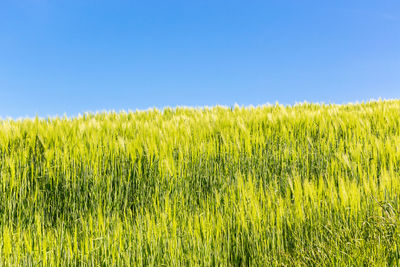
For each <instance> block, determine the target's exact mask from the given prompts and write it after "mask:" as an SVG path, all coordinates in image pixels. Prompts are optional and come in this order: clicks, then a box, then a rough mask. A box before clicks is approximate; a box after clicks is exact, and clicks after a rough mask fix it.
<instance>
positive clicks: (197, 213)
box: [0, 100, 400, 266]
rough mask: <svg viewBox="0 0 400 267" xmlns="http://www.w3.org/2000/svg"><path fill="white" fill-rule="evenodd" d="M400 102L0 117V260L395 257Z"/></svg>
mask: <svg viewBox="0 0 400 267" xmlns="http://www.w3.org/2000/svg"><path fill="white" fill-rule="evenodd" d="M399 196H400V101H397V100H396V101H378V102H368V103H362V104H354V105H315V104H299V105H295V106H288V107H284V106H281V105H274V106H260V107H246V108H243V107H234V108H225V107H213V108H203V109H192V108H175V109H165V110H163V111H159V110H150V111H137V112H130V113H101V114H85V115H83V116H80V117H77V118H73V119H70V118H54V119H47V120H41V119H35V120H28V119H27V120H20V121H13V120H3V121H0V261H1V262H0V265H31V266H38V265H39V266H40V265H52V266H54V265H57V266H67V265H87V266H109V265H114V266H123V265H134V266H137V265H150V266H161V265H169V266H193V265H201V266H215V265H218V266H221V265H222V266H242V265H260V266H314V265H317V266H321V265H328V266H331V265H339V266H347V265H353V266H361V265H364V266H383V265H398V264H399V263H400V261H399V259H400V254H399V245H400V244H399V242H400V217H399V212H400V199H399V198H400V197H399Z"/></svg>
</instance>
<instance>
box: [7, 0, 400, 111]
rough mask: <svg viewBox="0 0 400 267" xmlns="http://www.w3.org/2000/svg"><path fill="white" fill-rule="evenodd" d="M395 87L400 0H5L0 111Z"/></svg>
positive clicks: (326, 97) (391, 94) (334, 98)
mask: <svg viewBox="0 0 400 267" xmlns="http://www.w3.org/2000/svg"><path fill="white" fill-rule="evenodd" d="M379 97H382V98H400V1H397V0H379V1H378V0H374V1H369V0H362V1H361V0H360V1H340V0H338V1H316V0H315V1H307V0H304V1H297V0H296V1H294V0H293V1H289V0H279V1H278V0H276V1H261V0H243V1H238V0H230V1H220V0H190V1H188V0H182V1H175V0H172V1H169V0H164V1H155V0H146V1H127V0H126V1H118V0H113V1H101V0H53V1H50V0H2V1H0V100H1V102H0V103H1V104H0V117H3V118H4V117H8V116H11V117H21V116H30V117H32V116H35V115H39V116H42V117H45V116H49V115H50V116H54V115H64V114H66V115H68V116H75V115H77V114H79V113H83V112H86V111H101V110H116V111H118V110H122V109H124V110H136V109H147V108H149V107H158V108H162V107H164V106H177V105H184V106H205V105H209V106H210V105H216V104H221V105H228V106H231V105H234V104H235V103H237V104H239V105H250V104H252V105H258V104H264V103H275V102H276V101H278V102H279V103H283V104H294V103H296V102H303V101H308V102H325V103H347V102H355V101H363V100H369V99H377V98H379Z"/></svg>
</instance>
